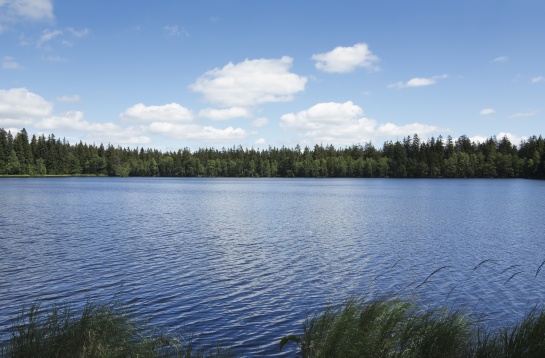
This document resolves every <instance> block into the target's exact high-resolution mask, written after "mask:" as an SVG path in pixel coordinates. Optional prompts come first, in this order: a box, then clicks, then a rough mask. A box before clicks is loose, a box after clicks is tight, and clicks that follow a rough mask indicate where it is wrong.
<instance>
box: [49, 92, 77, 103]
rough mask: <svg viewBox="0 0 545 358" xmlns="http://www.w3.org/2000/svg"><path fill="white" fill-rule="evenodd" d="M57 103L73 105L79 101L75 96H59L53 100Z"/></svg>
mask: <svg viewBox="0 0 545 358" xmlns="http://www.w3.org/2000/svg"><path fill="white" fill-rule="evenodd" d="M55 100H56V101H57V102H65V103H74V102H79V101H80V100H81V99H80V97H79V96H78V95H77V94H74V95H71V96H60V97H57V98H55Z"/></svg>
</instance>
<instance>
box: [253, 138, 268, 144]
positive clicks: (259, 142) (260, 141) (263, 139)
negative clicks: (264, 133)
mask: <svg viewBox="0 0 545 358" xmlns="http://www.w3.org/2000/svg"><path fill="white" fill-rule="evenodd" d="M254 144H256V145H265V144H267V141H266V140H265V138H259V139H258V140H256V141H255V142H254Z"/></svg>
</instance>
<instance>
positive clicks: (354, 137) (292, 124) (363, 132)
mask: <svg viewBox="0 0 545 358" xmlns="http://www.w3.org/2000/svg"><path fill="white" fill-rule="evenodd" d="M280 126H281V127H282V128H283V129H284V130H286V131H294V132H296V133H297V134H298V135H299V136H300V137H301V138H302V139H303V141H305V142H307V143H319V142H325V143H332V144H334V143H336V144H346V145H350V144H354V143H361V142H366V141H369V140H372V139H375V138H377V137H378V136H385V137H387V136H402V135H413V134H414V133H418V134H421V135H425V134H428V133H433V132H439V131H441V130H444V129H442V128H439V127H436V126H430V125H426V124H420V123H412V124H407V125H403V126H398V125H395V124H393V123H386V124H378V123H377V121H375V120H373V119H368V118H365V117H364V116H363V109H362V108H361V107H359V106H358V105H355V104H354V103H352V102H351V101H348V102H345V103H336V102H328V103H318V104H316V105H314V106H312V107H310V108H309V109H307V110H303V111H300V112H298V113H288V114H284V115H283V116H282V117H281V123H280Z"/></svg>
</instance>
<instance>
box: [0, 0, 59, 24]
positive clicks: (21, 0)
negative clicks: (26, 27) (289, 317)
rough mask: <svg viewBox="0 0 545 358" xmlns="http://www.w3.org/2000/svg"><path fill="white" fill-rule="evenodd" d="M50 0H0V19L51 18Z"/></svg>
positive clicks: (34, 19) (51, 5)
mask: <svg viewBox="0 0 545 358" xmlns="http://www.w3.org/2000/svg"><path fill="white" fill-rule="evenodd" d="M53 18H54V16H53V3H52V1H51V0H0V20H1V19H4V20H5V21H9V22H15V21H20V20H30V21H42V20H52V19H53Z"/></svg>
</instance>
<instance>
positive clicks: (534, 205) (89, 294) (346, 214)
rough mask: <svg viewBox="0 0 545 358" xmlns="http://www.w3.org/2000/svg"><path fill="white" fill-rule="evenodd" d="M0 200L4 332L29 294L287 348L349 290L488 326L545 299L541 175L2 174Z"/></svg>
mask: <svg viewBox="0 0 545 358" xmlns="http://www.w3.org/2000/svg"><path fill="white" fill-rule="evenodd" d="M0 198H1V204H2V206H1V209H0V253H1V256H0V332H4V333H0V334H4V338H5V337H6V332H7V330H8V328H9V327H10V325H11V324H12V323H13V320H14V318H15V317H16V315H17V313H18V312H20V309H21V308H22V306H23V305H29V304H30V303H32V302H34V301H36V300H39V301H41V302H43V304H44V305H46V306H47V305H48V304H51V303H62V302H68V303H70V304H72V305H74V306H76V307H79V306H81V305H82V304H84V303H85V300H86V299H87V298H91V299H97V300H101V301H103V300H110V299H118V300H120V301H122V302H123V303H125V304H126V305H127V306H128V307H129V308H130V309H131V310H133V311H134V312H136V313H138V314H140V316H142V317H145V318H147V319H149V320H150V322H151V323H152V324H154V325H157V326H160V327H163V328H164V329H165V330H168V331H171V332H174V333H182V334H192V333H194V334H195V338H196V342H197V343H204V344H212V345H213V344H215V343H218V342H219V343H221V344H223V345H224V346H226V347H232V348H233V350H234V351H235V352H237V353H239V354H243V355H245V356H260V355H261V356H274V355H284V356H285V355H291V356H293V352H290V351H289V348H288V347H286V348H285V351H283V352H279V351H278V343H279V340H280V338H281V337H282V336H284V335H286V334H290V333H296V332H299V331H300V327H301V323H302V321H303V320H304V318H305V317H307V316H308V315H312V314H314V313H316V312H318V311H320V310H321V309H323V308H324V307H325V306H326V305H327V304H328V303H332V304H341V303H343V301H344V300H345V299H346V298H348V297H350V296H368V297H377V296H382V295H385V294H399V295H402V296H404V297H409V298H414V299H416V300H417V301H419V302H421V303H422V304H423V305H447V306H453V307H465V308H467V309H468V310H470V311H472V312H475V313H476V314H477V315H478V317H479V318H481V319H484V320H486V321H487V322H489V324H490V325H502V324H510V323H512V322H514V321H516V320H518V319H519V318H520V317H521V316H522V315H523V314H524V313H526V312H527V311H528V310H529V309H530V308H531V307H533V305H535V304H541V303H543V299H544V297H545V269H544V270H543V271H544V272H540V273H539V274H538V275H536V272H537V270H538V268H539V266H540V265H541V263H542V262H543V261H544V260H545V240H544V236H543V233H544V232H545V220H543V217H544V214H545V202H544V201H543V198H545V182H542V181H529V180H426V179H417V180H395V179H354V180H351V179H338V180H337V179H326V180H319V179H293V180H292V179H159V178H149V179H142V178H138V179H136V178H134V179H133V178H129V179H116V178H57V179H53V178H47V179H2V180H0ZM483 260H489V261H486V262H483ZM479 264H480V265H479ZM438 269H439V271H437V272H436V273H435V274H433V275H432V276H431V277H429V279H427V280H426V278H427V277H428V276H429V275H430V274H431V273H433V272H434V271H435V270H438Z"/></svg>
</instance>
